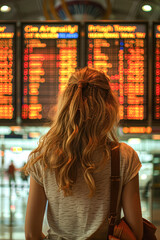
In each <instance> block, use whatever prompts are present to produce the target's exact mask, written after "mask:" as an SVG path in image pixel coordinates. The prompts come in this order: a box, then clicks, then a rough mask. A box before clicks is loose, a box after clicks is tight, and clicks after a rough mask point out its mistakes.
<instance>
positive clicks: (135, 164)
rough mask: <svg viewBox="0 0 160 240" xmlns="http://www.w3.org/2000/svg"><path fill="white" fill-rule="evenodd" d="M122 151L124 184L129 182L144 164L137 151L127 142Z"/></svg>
mask: <svg viewBox="0 0 160 240" xmlns="http://www.w3.org/2000/svg"><path fill="white" fill-rule="evenodd" d="M121 150H122V151H124V153H122V172H123V184H124V185H125V184H127V183H128V182H129V181H131V180H132V179H133V178H134V177H135V176H136V175H137V174H138V172H139V170H140V168H141V166H142V164H141V162H140V160H139V157H138V154H137V153H136V151H135V150H134V149H133V148H132V147H130V146H128V145H127V144H125V146H123V147H122V149H121Z"/></svg>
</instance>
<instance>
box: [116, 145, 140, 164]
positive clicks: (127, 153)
mask: <svg viewBox="0 0 160 240" xmlns="http://www.w3.org/2000/svg"><path fill="white" fill-rule="evenodd" d="M120 156H121V158H123V159H126V160H127V159H128V160H129V159H138V154H137V152H136V151H135V150H134V149H133V148H132V147H131V146H129V145H128V144H126V143H124V142H121V143H120Z"/></svg>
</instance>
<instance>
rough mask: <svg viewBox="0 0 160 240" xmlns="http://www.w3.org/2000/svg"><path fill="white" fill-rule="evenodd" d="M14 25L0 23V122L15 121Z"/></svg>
mask: <svg viewBox="0 0 160 240" xmlns="http://www.w3.org/2000/svg"><path fill="white" fill-rule="evenodd" d="M15 86H16V25H15V23H4V22H0V121H1V122H6V121H7V122H8V121H9V122H10V121H11V122H12V120H13V121H15V119H16V113H15V111H16V109H15V107H16V91H15Z"/></svg>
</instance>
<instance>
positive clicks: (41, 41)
mask: <svg viewBox="0 0 160 240" xmlns="http://www.w3.org/2000/svg"><path fill="white" fill-rule="evenodd" d="M79 31H80V29H79V24H78V23H74V22H72V23H69V22H65V23H61V22H59V23H58V22H53V21H52V22H45V23H42V22H34V23H23V24H22V110H21V116H22V120H23V121H24V122H25V121H26V122H28V121H31V122H36V121H39V120H42V121H43V120H44V121H45V120H46V119H47V118H48V113H49V111H50V108H51V107H52V106H54V104H55V103H56V101H57V95H58V93H59V92H61V91H62V90H63V89H64V87H65V85H66V83H67V81H68V78H69V75H70V74H71V73H72V72H74V71H75V69H76V68H77V67H79V63H80V61H79V59H80V51H79V45H80V33H79Z"/></svg>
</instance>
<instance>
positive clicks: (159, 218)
mask: <svg viewBox="0 0 160 240" xmlns="http://www.w3.org/2000/svg"><path fill="white" fill-rule="evenodd" d="M28 189H29V188H28V182H24V183H22V184H19V185H18V187H16V188H15V186H13V187H12V188H9V187H8V184H6V185H3V187H1V188H0V209H1V210H0V240H25V236H24V220H25V211H26V205H27V197H28ZM141 195H142V194H141ZM157 199H158V198H157ZM141 206H142V214H143V217H144V218H147V219H148V220H152V222H153V223H154V224H155V225H156V226H157V233H156V235H157V238H158V240H160V202H159V201H158V200H157V201H156V200H155V199H154V198H153V206H152V211H151V208H150V206H151V204H150V203H149V201H148V198H144V197H142V196H141ZM151 215H152V217H151ZM47 229H48V225H47V220H46V215H45V220H44V225H43V231H44V233H47Z"/></svg>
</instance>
